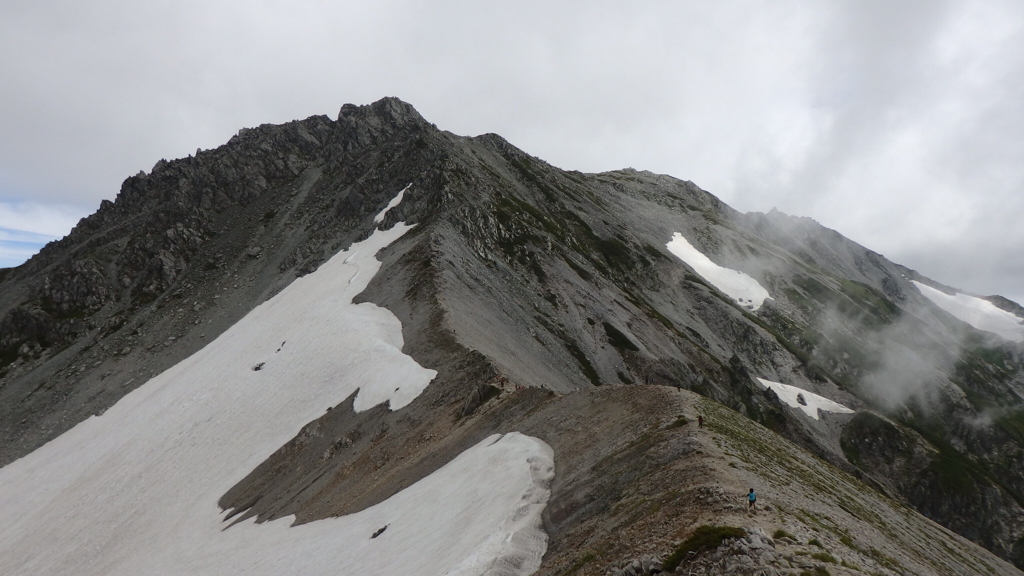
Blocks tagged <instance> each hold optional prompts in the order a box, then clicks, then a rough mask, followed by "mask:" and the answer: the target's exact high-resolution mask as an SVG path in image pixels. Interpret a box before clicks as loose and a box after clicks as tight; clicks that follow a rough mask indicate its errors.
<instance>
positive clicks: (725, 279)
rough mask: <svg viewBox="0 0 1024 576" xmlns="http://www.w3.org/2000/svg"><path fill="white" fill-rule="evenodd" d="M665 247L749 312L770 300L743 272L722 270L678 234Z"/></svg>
mask: <svg viewBox="0 0 1024 576" xmlns="http://www.w3.org/2000/svg"><path fill="white" fill-rule="evenodd" d="M665 246H667V247H668V250H669V252H671V253H673V254H675V255H676V257H678V258H679V259H680V260H682V261H683V262H686V263H687V264H689V265H690V267H691V268H693V269H694V271H696V272H697V274H700V276H701V277H702V278H704V279H705V280H707V281H708V282H710V283H711V284H712V286H714V287H715V288H718V289H719V290H721V291H722V292H724V293H725V294H726V295H727V296H729V297H730V298H732V299H734V300H736V302H738V303H739V304H740V305H742V306H745V307H747V308H749V309H751V310H757V309H758V308H760V307H761V305H762V304H764V301H765V299H766V298H771V296H770V295H769V294H768V291H767V290H765V289H764V287H763V286H761V284H760V283H759V282H758V281H757V280H755V279H753V278H751V277H750V276H748V275H746V274H744V273H743V272H738V271H736V270H731V269H729V268H723V267H722V266H719V265H718V264H715V263H714V262H712V261H711V259H710V258H708V257H707V256H705V255H704V254H703V253H701V251H700V250H697V249H696V248H694V247H693V245H692V244H690V242H689V241H687V240H686V238H684V237H683V235H682V234H680V233H679V232H676V233H675V234H673V235H672V240H671V241H670V242H669V243H668V244H666V245H665Z"/></svg>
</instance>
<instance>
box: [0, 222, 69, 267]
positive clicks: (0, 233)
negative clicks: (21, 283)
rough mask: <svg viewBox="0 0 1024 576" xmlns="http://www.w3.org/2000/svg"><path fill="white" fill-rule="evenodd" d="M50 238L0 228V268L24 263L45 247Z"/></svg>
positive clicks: (43, 235) (33, 233)
mask: <svg viewBox="0 0 1024 576" xmlns="http://www.w3.org/2000/svg"><path fill="white" fill-rule="evenodd" d="M51 240H55V238H53V237H52V236H48V235H46V234H38V233H36V232H26V231H24V230H14V229H11V228H2V227H0V268H11V267H13V266H18V265H20V264H22V263H24V262H25V261H26V260H28V259H29V258H31V257H32V256H34V255H35V254H36V253H38V252H39V250H40V249H42V247H43V246H45V245H46V243H47V242H50V241H51Z"/></svg>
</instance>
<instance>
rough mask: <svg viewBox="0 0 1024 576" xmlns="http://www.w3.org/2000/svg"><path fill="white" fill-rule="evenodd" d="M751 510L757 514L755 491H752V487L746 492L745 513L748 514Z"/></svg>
mask: <svg viewBox="0 0 1024 576" xmlns="http://www.w3.org/2000/svg"><path fill="white" fill-rule="evenodd" d="M751 510H753V511H754V513H755V514H757V492H754V489H753V488H751V489H750V492H748V493H747V513H748V514H749V513H750V511H751Z"/></svg>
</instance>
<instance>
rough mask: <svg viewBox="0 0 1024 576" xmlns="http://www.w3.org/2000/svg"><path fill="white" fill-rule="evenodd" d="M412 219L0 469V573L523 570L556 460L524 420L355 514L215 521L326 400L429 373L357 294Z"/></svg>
mask: <svg viewBox="0 0 1024 576" xmlns="http://www.w3.org/2000/svg"><path fill="white" fill-rule="evenodd" d="M389 206H390V205H389ZM382 214H383V213H382ZM409 228H410V227H409V226H405V225H404V224H398V225H396V226H395V227H393V228H391V229H390V230H387V231H381V230H377V231H375V232H374V233H373V235H372V236H370V238H368V239H367V240H365V241H363V242H359V243H356V244H354V245H353V246H352V247H351V248H350V249H349V250H346V251H345V252H342V253H340V254H338V255H336V256H335V257H333V258H332V259H331V260H329V261H328V262H327V263H325V264H324V265H323V266H321V267H320V269H319V270H317V271H316V272H314V273H313V274H310V275H307V276H305V277H303V278H299V279H296V280H295V281H294V282H293V283H292V284H291V285H289V286H288V287H287V288H285V289H284V290H283V291H282V292H281V293H280V294H278V295H277V296H275V297H274V298H272V299H271V300H268V301H267V302H265V303H263V304H261V305H260V306H258V307H257V308H255V309H254V310H253V311H252V312H251V313H249V314H248V315H246V316H245V318H243V319H242V320H240V321H239V322H238V323H237V324H235V325H234V326H232V327H231V328H230V329H228V330H227V331H226V332H224V333H223V334H222V335H221V336H220V337H218V338H217V339H216V340H214V341H213V342H211V343H210V344H209V345H208V346H206V347H205V348H204V349H202V350H200V351H199V352H197V353H196V354H194V355H193V356H191V357H189V358H187V359H185V360H184V361H182V362H181V363H179V364H177V365H175V366H173V367H172V368H170V369H168V370H167V371H166V372H164V373H163V374H161V375H159V376H157V377H155V378H153V379H152V380H150V381H149V382H147V383H146V384H144V385H143V386H141V387H140V388H138V389H136V390H135V391H133V392H131V393H129V394H128V395H126V396H125V397H124V398H122V399H121V401H119V402H118V403H117V404H115V405H114V406H113V407H111V408H110V409H109V410H108V411H107V412H106V413H105V414H104V415H103V416H100V417H92V418H90V419H88V420H86V421H85V422H82V423H81V424H79V425H78V426H76V427H74V428H72V429H71V430H69V431H68V432H67V433H65V434H63V435H62V436H60V437H58V438H57V439H55V440H53V441H52V442H50V443H48V444H46V445H45V446H43V447H41V448H39V449H38V450H36V451H35V452H33V453H31V454H29V455H27V456H25V457H24V458H22V459H20V460H17V461H15V462H13V463H11V464H10V465H8V466H6V467H4V468H3V469H0V517H2V518H3V519H4V522H3V523H2V525H0V573H2V574H44V575H46V574H54V575H56V574H82V575H106V574H146V575H162V574H168V575H170V574H210V575H213V574H252V575H261V574H267V575H277V574H337V573H347V574H445V573H449V574H460V575H469V574H480V573H482V572H484V571H485V570H495V571H496V572H498V573H502V574H529V573H532V572H533V571H535V570H536V569H537V567H539V565H540V558H541V556H542V555H543V554H544V551H545V549H546V546H547V537H546V535H545V534H544V532H543V531H542V529H541V519H540V514H541V511H542V510H543V508H544V505H545V504H546V502H547V499H548V496H549V486H550V482H551V478H552V475H553V457H552V452H551V449H550V448H549V447H548V446H547V445H546V444H544V443H543V442H542V441H540V440H537V439H535V438H530V437H528V436H524V435H521V434H518V433H511V434H507V435H505V436H501V437H499V436H492V437H491V438H489V439H487V440H485V441H484V442H481V443H480V444H478V445H477V446H475V447H473V448H471V449H469V450H467V451H466V452H464V453H463V454H461V455H459V456H458V457H457V458H455V459H454V460H452V461H451V462H450V463H448V464H447V465H445V466H444V467H442V468H440V469H439V470H437V471H436V472H434V473H433V474H432V475H430V476H428V477H426V478H424V479H423V480H421V481H420V482H418V483H416V484H414V485H413V486H410V487H409V488H407V489H406V490H403V491H402V492H399V493H398V494H396V495H394V496H392V497H391V498H390V499H388V500H387V501H385V502H382V503H380V504H378V505H377V506H374V507H372V508H368V509H366V510H363V511H362V512H359V513H357V514H352V515H349V516H345V517H341V518H333V519H328V520H322V521H318V522H312V523H309V524H305V525H302V526H296V527H290V526H289V524H290V521H289V520H287V519H281V520H277V521H274V522H268V523H264V524H259V525H257V524H255V523H254V521H253V520H249V521H246V522H242V523H240V524H237V525H235V526H233V527H231V528H230V529H228V530H223V529H224V528H225V526H226V525H227V524H226V523H225V522H224V521H223V516H224V515H223V514H221V513H220V511H219V508H218V506H217V502H218V499H219V498H220V496H221V495H222V494H224V493H225V492H226V491H227V490H228V489H229V488H231V487H232V486H234V485H235V484H236V483H237V482H238V481H240V480H241V479H242V478H244V477H245V475H246V474H248V473H249V472H250V471H251V470H253V469H254V468H255V467H256V466H257V465H258V464H260V463H261V462H263V461H264V460H265V459H266V458H267V457H269V456H270V455H271V454H272V453H273V452H274V451H275V450H277V449H278V448H279V447H280V446H281V445H282V444H284V443H285V442H287V441H288V440H290V439H291V438H293V437H294V436H295V434H297V433H298V431H299V430H300V429H301V428H302V426H303V425H305V424H306V423H308V422H309V421H311V420H313V419H315V418H317V417H319V416H320V415H322V414H323V412H324V410H325V409H326V408H327V407H330V406H335V405H337V404H339V403H340V402H342V401H343V400H344V399H345V398H347V397H348V396H350V395H351V394H352V393H354V392H356V391H357V390H358V396H357V397H356V401H355V407H356V409H357V410H365V409H368V408H370V407H372V406H374V405H376V404H379V403H381V402H385V401H386V402H390V406H391V408H392V409H398V408H401V407H402V406H405V405H406V404H408V403H409V402H411V401H412V400H413V399H415V398H416V396H417V395H419V393H420V392H421V391H422V390H423V389H424V388H425V387H426V386H427V384H428V383H429V382H430V381H431V379H433V377H434V376H435V375H436V373H435V372H434V371H433V370H426V369H424V368H423V367H421V366H419V365H418V364H417V363H416V362H415V361H414V360H413V359H412V358H410V357H409V356H406V355H405V354H403V353H402V351H401V349H402V343H403V342H402V331H401V324H400V322H399V321H398V319H397V318H395V316H394V315H392V314H391V313H390V312H389V311H388V310H386V309H383V308H380V307H377V306H375V305H373V304H370V303H363V304H352V298H353V297H354V296H355V295H357V294H359V293H360V292H361V291H363V289H365V287H366V285H367V284H368V283H369V281H370V279H371V278H373V276H374V275H375V274H376V273H377V271H378V270H379V268H380V262H378V261H377V260H376V259H375V255H376V253H377V252H378V251H379V250H380V249H382V248H384V247H385V246H388V245H389V244H391V243H392V242H394V241H395V240H397V239H398V238H399V237H401V236H402V235H403V234H404V233H405V232H406V231H407V230H408V229H409ZM257 365H259V366H260V369H259V370H255V369H254V368H255V367H256V366H257ZM383 527H386V530H385V531H384V532H381V533H380V534H379V535H378V536H377V537H376V538H371V536H372V535H373V534H374V533H376V532H377V531H379V530H380V529H381V528H383ZM222 530H223V531H222Z"/></svg>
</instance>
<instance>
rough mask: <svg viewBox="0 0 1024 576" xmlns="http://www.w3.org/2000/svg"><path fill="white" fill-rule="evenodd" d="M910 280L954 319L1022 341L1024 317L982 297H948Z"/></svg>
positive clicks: (1011, 339)
mask: <svg viewBox="0 0 1024 576" xmlns="http://www.w3.org/2000/svg"><path fill="white" fill-rule="evenodd" d="M911 282H913V283H914V286H917V289H918V290H919V291H920V292H921V294H922V295H923V296H924V297H925V298H927V299H929V300H931V301H932V303H934V304H935V305H936V306H938V307H939V308H942V309H943V310H945V311H946V312H949V313H950V314H952V315H953V316H954V317H955V318H958V319H960V320H963V321H964V322H966V323H968V324H970V325H971V326H973V327H975V328H977V329H978V330H984V331H985V332H991V333H993V334H998V335H999V336H1002V337H1003V338H1005V339H1007V340H1010V341H1011V342H1024V319H1021V318H1018V317H1017V316H1015V315H1013V314H1011V313H1009V312H1007V311H1006V310H1003V309H1001V308H999V307H998V306H996V305H995V304H993V303H991V302H989V301H988V300H984V299H982V298H977V297H975V296H968V295H967V294H959V293H958V294H954V295H952V296H951V295H949V294H946V293H945V292H943V291H941V290H936V289H935V288H932V287H931V286H928V285H927V284H922V283H920V282H918V281H916V280H911Z"/></svg>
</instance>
